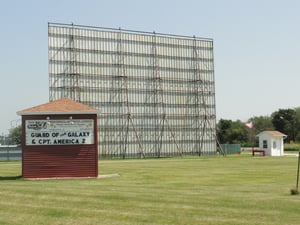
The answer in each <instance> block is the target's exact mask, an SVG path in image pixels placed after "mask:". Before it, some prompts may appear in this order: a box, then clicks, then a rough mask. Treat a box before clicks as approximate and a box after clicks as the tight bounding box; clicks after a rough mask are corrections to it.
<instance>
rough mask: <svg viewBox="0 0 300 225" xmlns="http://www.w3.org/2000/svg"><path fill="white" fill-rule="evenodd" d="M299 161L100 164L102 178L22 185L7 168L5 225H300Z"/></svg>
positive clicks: (1, 188)
mask: <svg viewBox="0 0 300 225" xmlns="http://www.w3.org/2000/svg"><path fill="white" fill-rule="evenodd" d="M297 159H298V158H297V157H259V156H257V157H254V158H253V157H251V156H250V155H243V154H242V155H239V156H238V155H235V156H227V157H217V156H216V157H200V158H198V157H195V158H172V159H145V160H110V161H109V160H107V161H102V160H100V161H99V173H100V174H116V173H117V174H119V175H120V176H119V177H114V178H103V179H69V180H23V179H20V178H19V177H18V176H20V175H21V162H0V196H1V197H0V224H22V225H24V224H62V225H66V224H101V225H103V224H109V225H113V224H120V225H126V224H128V225H134V224H164V225H166V224H172V225H174V224H180V225H182V224H191V225H194V224H205V225H207V224H213V225H220V224H234V225H237V224H272V225H275V224H278V225H279V224H280V225H283V224H287V225H292V224H299V223H300V213H299V205H300V195H291V194H290V189H291V188H294V187H295V185H296V172H297V171H296V170H297Z"/></svg>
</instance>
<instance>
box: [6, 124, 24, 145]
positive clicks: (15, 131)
mask: <svg viewBox="0 0 300 225" xmlns="http://www.w3.org/2000/svg"><path fill="white" fill-rule="evenodd" d="M8 139H9V144H11V145H21V143H22V126H21V125H19V126H17V127H15V128H12V129H10V131H9V134H8Z"/></svg>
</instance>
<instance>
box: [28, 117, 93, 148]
mask: <svg viewBox="0 0 300 225" xmlns="http://www.w3.org/2000/svg"><path fill="white" fill-rule="evenodd" d="M25 139H26V145H86V144H94V120H92V119H72V120H26V121H25Z"/></svg>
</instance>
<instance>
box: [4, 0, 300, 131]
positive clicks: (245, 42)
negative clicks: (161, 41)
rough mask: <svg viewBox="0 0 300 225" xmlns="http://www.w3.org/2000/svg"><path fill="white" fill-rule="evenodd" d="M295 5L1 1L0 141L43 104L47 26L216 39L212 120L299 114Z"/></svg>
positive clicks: (289, 1) (298, 8)
mask: <svg viewBox="0 0 300 225" xmlns="http://www.w3.org/2000/svg"><path fill="white" fill-rule="evenodd" d="M299 12H300V1H298V0H282V1H278V0H251V1H250V0H248V1H243V0H226V1H225V0H223V1H222V0H209V1H207V0H184V1H183V0H182V1H179V0H172V1H171V0H170V1H168V0H165V1H164V0H151V1H150V0H148V1H143V0H44V1H41V0H26V1H23V0H1V1H0V27H1V33H0V62H1V63H0V94H1V97H2V98H1V100H2V101H1V102H2V104H1V110H0V135H1V134H7V133H8V131H9V129H10V128H11V126H15V125H16V124H17V123H18V121H17V120H18V119H20V117H18V116H17V115H16V112H17V111H19V110H22V109H24V108H28V107H31V106H35V105H38V104H41V103H46V102H48V100H49V90H48V49H47V48H48V43H47V41H48V40H47V35H48V33H47V28H48V27H47V26H48V22H59V23H72V22H73V23H74V24H79V25H91V26H101V27H113V28H119V27H121V28H123V29H132V30H140V31H150V32H152V31H156V32H161V33H170V34H179V35H189V36H193V35H196V36H198V37H208V38H213V39H214V56H215V79H216V102H217V119H220V118H224V119H232V120H236V119H240V120H242V121H247V120H248V119H249V118H250V117H252V116H261V115H262V116H264V115H270V114H271V113H272V112H274V111H276V110H278V109H279V108H295V107H299V106H300V99H298V96H299V95H300V94H299V93H300V90H299V85H300V63H299V59H300V43H299V41H300V29H299V25H300V13H299Z"/></svg>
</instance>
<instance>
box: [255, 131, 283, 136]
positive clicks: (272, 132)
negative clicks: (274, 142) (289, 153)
mask: <svg viewBox="0 0 300 225" xmlns="http://www.w3.org/2000/svg"><path fill="white" fill-rule="evenodd" d="M261 134H269V135H271V136H274V137H287V135H286V134H284V133H281V132H279V131H277V130H266V131H263V132H260V133H259V134H258V135H256V136H260V135H261Z"/></svg>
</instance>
